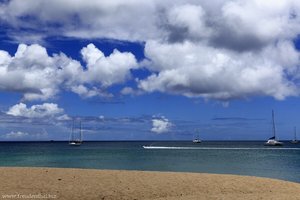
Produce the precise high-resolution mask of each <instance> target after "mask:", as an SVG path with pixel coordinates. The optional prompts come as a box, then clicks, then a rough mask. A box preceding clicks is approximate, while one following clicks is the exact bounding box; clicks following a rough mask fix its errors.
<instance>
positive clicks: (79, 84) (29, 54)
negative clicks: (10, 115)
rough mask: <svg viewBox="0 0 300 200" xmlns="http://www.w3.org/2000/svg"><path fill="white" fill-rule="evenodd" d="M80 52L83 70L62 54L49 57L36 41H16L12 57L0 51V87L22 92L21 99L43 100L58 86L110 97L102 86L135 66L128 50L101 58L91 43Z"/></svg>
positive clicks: (127, 74) (126, 75) (117, 80)
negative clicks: (16, 46)
mask: <svg viewBox="0 0 300 200" xmlns="http://www.w3.org/2000/svg"><path fill="white" fill-rule="evenodd" d="M81 53H82V56H83V59H84V61H85V62H86V63H87V66H86V67H85V68H86V70H84V67H83V66H81V64H80V62H79V61H77V60H74V59H72V58H68V57H67V56H66V55H64V54H63V53H61V54H54V55H53V56H49V55H48V53H47V50H46V49H45V48H44V47H42V46H40V45H37V44H34V45H29V46H28V45H25V44H20V45H19V47H18V49H17V52H16V53H15V55H14V56H11V55H10V54H9V53H8V52H6V51H1V50H0V90H2V91H14V92H19V93H22V94H23V95H24V99H25V100H47V99H49V98H53V97H55V96H56V95H57V94H58V93H59V92H60V91H61V90H62V89H64V90H69V91H72V92H74V93H77V94H79V95H80V96H83V97H94V96H111V95H110V94H107V93H106V92H105V89H106V88H107V87H109V86H111V85H113V84H116V83H122V82H124V81H126V80H127V79H129V78H131V74H130V69H133V68H136V67H138V64H137V61H136V59H135V57H134V55H133V54H132V53H127V52H124V53H121V52H119V51H117V50H115V51H114V52H113V53H112V54H111V55H109V56H108V57H105V56H104V55H103V53H102V52H101V51H100V50H99V49H97V48H96V47H95V46H94V45H93V44H89V45H88V46H87V47H84V48H83V49H82V51H81ZM95 85H98V87H96V86H95Z"/></svg>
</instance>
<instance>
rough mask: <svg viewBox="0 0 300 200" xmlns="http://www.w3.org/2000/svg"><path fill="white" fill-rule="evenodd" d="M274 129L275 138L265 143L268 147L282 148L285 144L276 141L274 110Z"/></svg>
mask: <svg viewBox="0 0 300 200" xmlns="http://www.w3.org/2000/svg"><path fill="white" fill-rule="evenodd" d="M272 125H273V126H272V129H273V137H271V138H269V139H268V141H267V142H266V143H265V145H266V146H282V145H283V143H282V142H279V141H278V140H276V129H275V120H274V111H273V110H272Z"/></svg>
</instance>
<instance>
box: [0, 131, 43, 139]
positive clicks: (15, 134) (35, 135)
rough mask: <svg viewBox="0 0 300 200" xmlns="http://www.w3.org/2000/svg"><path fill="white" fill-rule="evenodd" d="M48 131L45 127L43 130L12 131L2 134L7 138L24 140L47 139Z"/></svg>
mask: <svg viewBox="0 0 300 200" xmlns="http://www.w3.org/2000/svg"><path fill="white" fill-rule="evenodd" d="M47 136H48V133H47V131H46V130H45V129H43V131H41V132H32V133H31V132H30V133H29V132H24V131H11V132H9V133H7V134H4V135H2V138H3V139H5V140H24V139H45V138H46V137H47Z"/></svg>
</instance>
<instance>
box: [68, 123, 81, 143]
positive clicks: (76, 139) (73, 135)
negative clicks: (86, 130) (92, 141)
mask: <svg viewBox="0 0 300 200" xmlns="http://www.w3.org/2000/svg"><path fill="white" fill-rule="evenodd" d="M76 133H77V134H76ZM81 144H82V130H81V121H80V122H79V137H78V132H77V131H76V129H75V127H74V121H73V125H72V132H71V135H70V140H69V145H72V146H80V145H81Z"/></svg>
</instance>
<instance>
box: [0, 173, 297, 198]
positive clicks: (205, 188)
mask: <svg viewBox="0 0 300 200" xmlns="http://www.w3.org/2000/svg"><path fill="white" fill-rule="evenodd" d="M0 177H1V181H0V195H1V196H0V198H2V199H23V198H24V199H73V200H76V199H95V200H101V199H111V200H119V199H130V200H131V199H132V200H133V199H137V200H140V199H141V200H144V199H157V200H158V199H159V200H175V199H182V200H189V199H192V200H199V199H200V200H202V199H205V200H206V199H218V200H219V199H222V200H227V199H228V200H233V199H246V200H247V199H249V200H250V199H251V200H252V199H266V200H267V199H268V200H269V199H278V200H279V199H280V200H282V199H288V200H294V199H295V200H296V199H300V184H299V183H292V182H287V181H281V180H274V179H268V178H258V177H249V176H236V175H219V174H200V173H177V172H144V171H118V170H90V169H61V168H10V167H2V168H0ZM5 195H11V196H5ZM13 195H14V196H13ZM22 195H23V196H22ZM29 197H30V198H29Z"/></svg>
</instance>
